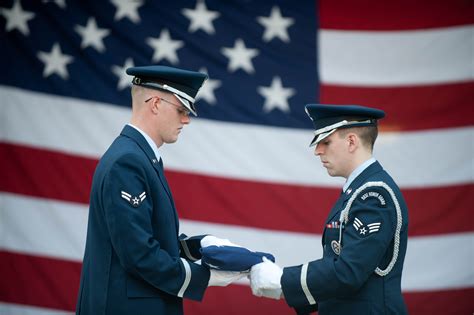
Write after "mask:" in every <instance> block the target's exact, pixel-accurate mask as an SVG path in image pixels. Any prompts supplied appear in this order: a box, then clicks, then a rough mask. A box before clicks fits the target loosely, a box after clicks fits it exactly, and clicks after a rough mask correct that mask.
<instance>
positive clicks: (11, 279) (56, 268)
mask: <svg viewBox="0 0 474 315" xmlns="http://www.w3.org/2000/svg"><path fill="white" fill-rule="evenodd" d="M0 272H1V275H0V278H1V279H2V281H0V301H2V302H7V303H15V304H26V305H35V306H40V307H47V308H54V309H61V310H73V309H75V307H76V298H77V292H78V289H79V280H80V275H81V264H80V263H79V262H72V261H65V260H58V259H52V258H46V257H37V256H31V255H25V254H17V253H12V252H6V251H0Z"/></svg>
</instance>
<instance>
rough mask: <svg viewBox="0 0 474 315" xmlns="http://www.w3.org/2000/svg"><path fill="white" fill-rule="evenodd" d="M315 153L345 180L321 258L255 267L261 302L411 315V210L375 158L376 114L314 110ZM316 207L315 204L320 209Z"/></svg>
mask: <svg viewBox="0 0 474 315" xmlns="http://www.w3.org/2000/svg"><path fill="white" fill-rule="evenodd" d="M306 112H307V113H308V115H309V117H310V118H311V119H312V120H313V123H314V125H315V129H316V132H315V136H314V139H313V140H312V141H311V145H316V148H315V154H316V155H317V156H319V157H320V159H321V162H322V164H323V166H324V167H325V168H326V169H327V171H328V173H329V175H331V176H341V177H344V178H346V183H345V185H344V187H343V189H342V192H341V195H340V197H339V199H338V200H337V201H336V204H335V205H334V206H333V208H332V209H331V211H330V212H329V215H328V217H327V219H326V222H325V228H324V232H323V235H322V245H323V257H322V258H321V259H318V260H314V261H311V262H309V263H305V264H303V265H299V266H293V267H287V268H284V269H283V270H282V269H281V268H280V267H278V266H277V265H275V264H274V263H272V262H270V261H265V262H263V263H260V264H258V265H255V266H254V267H252V271H251V286H252V291H253V293H254V294H255V295H257V296H265V297H269V298H274V299H279V298H283V297H284V299H285V300H286V302H287V303H288V305H289V306H291V307H293V308H294V309H295V310H296V312H297V313H298V314H309V313H311V312H315V311H318V312H319V314H320V315H325V314H336V315H337V314H341V315H342V314H358V315H362V314H406V313H407V310H406V306H405V303H404V301H403V297H402V292H401V277H402V270H403V262H404V258H405V253H406V248H407V238H408V210H407V205H406V203H405V201H404V199H403V196H402V194H401V192H400V189H399V188H398V186H397V184H396V183H395V182H394V180H393V179H392V178H391V177H390V175H389V174H388V173H387V172H386V171H385V170H384V169H383V168H382V166H381V165H380V164H379V162H377V161H376V160H375V158H374V157H373V156H372V150H373V145H374V142H375V139H376V137H377V133H378V132H377V121H378V119H381V118H383V117H384V115H385V113H384V112H383V111H381V110H378V109H373V108H367V107H362V106H355V105H348V106H340V105H339V106H336V105H321V104H310V105H307V106H306ZM316 202H317V201H316Z"/></svg>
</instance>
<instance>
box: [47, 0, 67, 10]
mask: <svg viewBox="0 0 474 315" xmlns="http://www.w3.org/2000/svg"><path fill="white" fill-rule="evenodd" d="M49 2H53V3H56V5H57V6H58V7H60V8H61V9H66V0H43V3H49Z"/></svg>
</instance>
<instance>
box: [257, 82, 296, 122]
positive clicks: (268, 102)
mask: <svg viewBox="0 0 474 315" xmlns="http://www.w3.org/2000/svg"><path fill="white" fill-rule="evenodd" d="M257 91H258V93H259V94H260V95H262V96H263V97H264V98H265V104H264V105H263V111H264V112H266V113H268V112H270V111H271V110H272V109H274V108H278V109H280V110H281V111H283V112H289V111H290V106H289V104H288V98H290V97H292V96H293V95H295V94H296V92H295V89H292V88H284V87H283V85H282V83H281V79H280V77H273V80H272V84H271V85H270V86H269V87H264V86H259V87H258V88H257Z"/></svg>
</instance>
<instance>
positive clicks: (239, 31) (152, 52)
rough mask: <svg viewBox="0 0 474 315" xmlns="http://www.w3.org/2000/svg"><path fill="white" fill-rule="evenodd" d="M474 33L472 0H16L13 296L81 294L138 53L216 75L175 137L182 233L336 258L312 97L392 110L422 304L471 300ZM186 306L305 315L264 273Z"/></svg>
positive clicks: (7, 111) (49, 303) (4, 100)
mask: <svg viewBox="0 0 474 315" xmlns="http://www.w3.org/2000/svg"><path fill="white" fill-rule="evenodd" d="M473 47H474V4H473V2H472V1H470V0H450V1H439V0H433V1H431V0H420V1H411V0H399V1H397V0H387V1H379V0H365V1H349V0H335V1H331V0H321V1H317V2H315V1H309V0H304V1H295V0H293V1H291V0H288V1H283V0H282V1H276V0H275V1H256V0H255V1H251V0H229V1H218V0H197V1H196V0H189V1H145V0H135V1H127V0H110V1H109V0H108V1H105V0H104V1H93V0H88V1H82V0H74V1H73V0H55V1H52V0H51V1H46V0H42V1H40V0H30V1H26V0H13V1H11V0H1V1H0V72H1V75H0V178H1V180H0V267H1V268H0V313H1V314H69V313H70V312H72V311H73V310H74V308H75V303H76V297H77V290H78V287H79V276H80V270H81V261H82V255H83V252H84V244H85V236H86V226H87V216H88V201H89V191H90V185H91V180H92V174H93V172H94V169H95V166H96V164H97V161H98V159H99V158H100V156H101V154H102V153H103V152H104V151H105V150H106V149H107V147H108V146H109V144H110V143H111V142H112V141H113V139H114V138H115V137H116V136H117V135H118V134H119V132H120V130H121V129H122V127H123V126H124V124H126V123H127V122H128V120H129V118H130V104H131V99H130V81H131V78H130V77H129V76H127V75H126V74H125V69H126V68H127V67H130V66H138V65H149V64H162V65H171V66H176V67H180V68H185V69H191V70H200V71H205V72H207V73H208V74H209V76H210V79H209V80H208V81H207V82H206V84H205V86H204V87H203V89H202V90H201V92H200V95H199V100H198V102H197V108H198V113H199V117H198V118H193V119H192V122H191V124H190V125H189V126H187V127H186V128H185V129H184V131H183V133H182V134H181V137H180V139H179V141H178V143H176V144H173V145H165V146H163V147H162V148H161V149H160V151H161V152H162V155H163V159H164V163H165V169H166V175H167V177H168V180H169V182H170V186H171V189H172V191H173V194H174V197H175V201H176V205H177V209H178V213H179V216H180V218H181V227H180V229H181V232H184V233H186V234H188V235H195V234H204V233H211V234H215V235H217V236H219V237H225V238H229V239H231V240H232V241H233V242H235V243H239V244H242V245H244V246H248V247H249V248H252V249H255V250H260V251H267V252H271V253H273V254H274V255H275V257H276V259H277V263H278V264H279V265H280V266H289V265H296V264H301V263H305V262H308V261H311V260H315V259H318V258H320V257H321V256H322V249H321V233H322V230H323V227H324V226H323V225H324V219H325V218H326V215H327V213H328V211H329V209H330V207H331V205H332V204H333V202H335V200H336V199H337V196H338V194H339V191H340V189H341V187H342V185H343V180H342V179H337V178H336V179H334V178H331V177H329V175H328V174H327V173H326V171H325V169H324V168H323V167H322V166H321V164H320V162H319V159H318V158H316V157H315V156H314V155H313V151H312V149H310V148H308V144H309V141H310V140H311V138H312V125H311V123H310V121H309V119H308V118H307V117H306V114H305V113H304V104H307V103H316V102H320V103H329V104H359V105H366V106H373V107H378V108H381V109H383V110H385V111H386V114H387V118H385V119H384V120H382V121H381V125H380V128H381V132H380V135H379V139H378V140H377V143H376V149H375V157H376V158H377V159H378V160H379V161H380V162H381V164H382V165H383V166H384V167H385V168H386V169H387V170H388V171H389V172H390V173H391V174H392V175H393V177H394V178H395V180H396V181H397V182H398V184H399V185H400V187H401V188H402V191H403V193H404V195H405V198H406V200H407V203H408V206H409V241H408V251H407V256H406V260H405V267H404V276H403V279H402V289H403V292H404V296H405V301H406V303H407V305H408V309H409V311H410V313H411V314H436V313H438V314H472V313H473V312H474V302H473V298H474V223H473V220H474V218H473V214H472V213H473V212H472V211H473V204H474V189H473V187H474V185H473V183H474V127H473V124H474V118H473V114H474V106H473V105H474V104H473V102H474V101H473V100H474V48H473ZM360 254H361V255H364V253H363V252H361V253H360ZM185 312H186V313H187V314H210V315H213V314H292V311H291V309H289V308H288V307H287V305H286V304H285V302H283V301H274V300H268V299H263V298H256V297H253V296H252V294H251V291H250V288H249V286H248V282H246V281H242V282H241V283H237V284H233V285H231V286H229V287H227V288H211V289H209V290H208V292H207V293H206V295H205V297H204V300H203V302H201V303H198V302H189V301H186V302H185Z"/></svg>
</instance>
